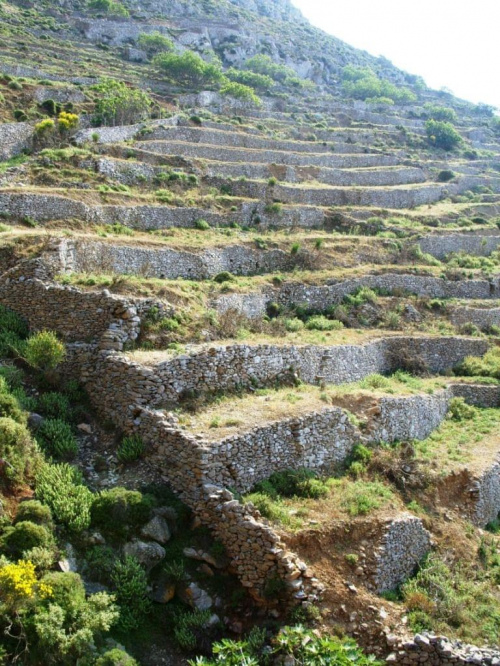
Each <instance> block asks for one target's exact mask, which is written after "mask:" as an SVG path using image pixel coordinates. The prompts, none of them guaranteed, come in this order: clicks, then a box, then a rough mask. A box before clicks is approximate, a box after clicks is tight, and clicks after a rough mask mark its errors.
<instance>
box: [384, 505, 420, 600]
mask: <svg viewBox="0 0 500 666" xmlns="http://www.w3.org/2000/svg"><path fill="white" fill-rule="evenodd" d="M430 549H431V535H430V534H429V532H428V531H427V530H426V529H425V528H424V526H423V525H422V521H421V520H420V518H417V517H416V516H412V515H411V514H403V515H401V516H399V517H398V518H396V519H395V520H394V519H391V520H389V521H387V526H386V531H385V533H384V535H383V537H382V541H381V544H380V546H379V547H378V548H377V550H376V551H375V553H374V555H375V560H376V573H375V577H374V578H375V589H376V591H377V593H379V594H381V593H383V592H388V591H389V590H394V588H395V587H397V586H398V585H400V584H401V583H403V582H404V581H405V580H407V579H408V578H409V577H410V576H412V575H413V574H414V573H415V570H416V568H417V566H418V563H419V562H421V560H422V559H423V558H424V557H425V555H427V553H428V552H429V551H430Z"/></svg>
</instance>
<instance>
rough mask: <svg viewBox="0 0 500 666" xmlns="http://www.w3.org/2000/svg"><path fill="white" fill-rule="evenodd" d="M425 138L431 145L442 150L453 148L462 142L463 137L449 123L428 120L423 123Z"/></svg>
mask: <svg viewBox="0 0 500 666" xmlns="http://www.w3.org/2000/svg"><path fill="white" fill-rule="evenodd" d="M425 131H426V134H427V140H428V141H429V143H430V144H431V145H432V146H435V147H436V148H442V149H443V150H453V149H454V148H457V147H458V146H459V145H460V144H462V143H463V139H462V137H461V136H460V134H459V133H458V132H457V130H456V129H455V128H454V127H453V125H452V124H451V123H447V122H443V121H440V120H428V121H427V122H426V123H425Z"/></svg>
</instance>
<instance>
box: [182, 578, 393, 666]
mask: <svg viewBox="0 0 500 666" xmlns="http://www.w3.org/2000/svg"><path fill="white" fill-rule="evenodd" d="M279 592H280V590H279V589H274V587H272V588H271V589H269V591H268V594H269V596H270V598H273V597H276V595H277V594H278V593H279ZM212 651H213V654H214V657H213V658H211V659H208V658H206V657H198V658H197V659H196V660H194V661H188V664H189V666H258V665H259V664H264V663H268V661H269V660H268V657H269V653H271V654H272V655H274V659H275V661H276V663H288V662H289V663H294V664H303V665H304V666H313V665H314V666H319V665H320V664H321V665H322V666H348V664H349V665H350V664H355V665H356V666H369V665H371V666H382V662H380V661H376V660H375V658H374V657H371V656H367V655H365V654H364V653H363V652H362V650H361V649H360V648H358V646H357V645H356V643H355V641H353V640H352V639H349V638H337V637H334V636H323V637H319V636H318V635H317V632H315V631H312V630H311V629H308V628H306V627H304V626H301V625H297V626H294V627H284V628H282V629H281V631H280V632H279V633H278V634H277V635H276V636H275V637H274V638H273V639H272V643H271V645H270V646H268V645H266V641H265V634H263V633H262V632H261V631H259V630H258V629H254V630H252V632H251V633H250V635H249V636H248V638H247V640H245V641H235V640H228V639H225V640H223V641H221V642H220V643H215V644H214V645H213V646H212Z"/></svg>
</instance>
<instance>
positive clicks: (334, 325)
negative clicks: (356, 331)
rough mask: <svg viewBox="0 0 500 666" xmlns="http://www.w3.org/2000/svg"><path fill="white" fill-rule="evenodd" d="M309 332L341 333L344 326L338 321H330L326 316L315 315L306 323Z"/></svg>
mask: <svg viewBox="0 0 500 666" xmlns="http://www.w3.org/2000/svg"><path fill="white" fill-rule="evenodd" d="M306 328H307V330H309V331H341V330H342V329H343V328H344V324H343V323H342V322H341V321H338V320H337V319H328V318H327V317H325V316H324V315H315V316H313V317H310V318H309V319H308V320H307V322H306Z"/></svg>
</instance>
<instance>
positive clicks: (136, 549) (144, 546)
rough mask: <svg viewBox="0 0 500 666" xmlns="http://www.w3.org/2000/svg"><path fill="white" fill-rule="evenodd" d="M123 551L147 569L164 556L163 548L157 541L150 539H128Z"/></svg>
mask: <svg viewBox="0 0 500 666" xmlns="http://www.w3.org/2000/svg"><path fill="white" fill-rule="evenodd" d="M123 552H124V553H125V555H130V556H131V557H135V558H136V559H137V560H138V562H139V563H140V564H142V565H143V566H144V568H145V569H147V570H148V571H149V570H150V569H152V568H153V567H154V566H155V565H156V564H158V562H161V561H162V560H163V558H164V557H165V554H166V553H165V549H164V548H162V546H160V544H159V543H155V542H154V541H150V542H148V543H146V542H144V541H130V542H129V543H126V544H125V546H124V548H123Z"/></svg>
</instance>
